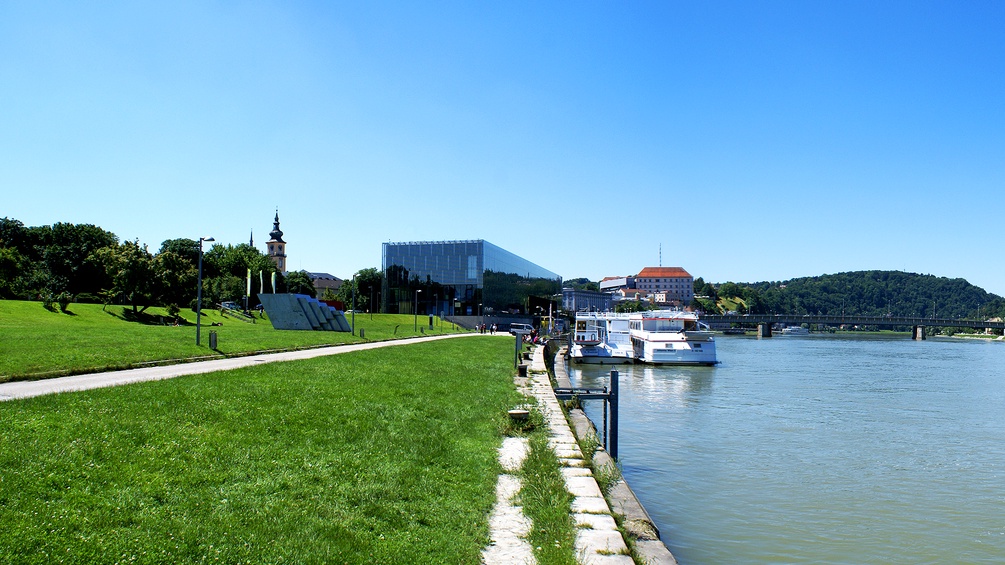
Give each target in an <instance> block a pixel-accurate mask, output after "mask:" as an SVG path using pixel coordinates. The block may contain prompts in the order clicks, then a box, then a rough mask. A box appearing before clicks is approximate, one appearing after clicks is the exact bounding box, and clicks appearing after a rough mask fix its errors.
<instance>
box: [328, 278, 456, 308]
mask: <svg viewBox="0 0 1005 565" xmlns="http://www.w3.org/2000/svg"><path fill="white" fill-rule="evenodd" d="M354 284H355V287H354V286H353V285H354ZM383 284H384V273H383V272H382V271H381V270H380V269H377V268H374V267H370V268H367V269H360V270H359V271H356V275H355V277H351V278H348V279H346V280H344V281H342V286H340V287H339V288H338V291H337V292H336V293H335V300H339V301H341V302H342V303H343V304H345V305H346V308H353V305H352V292H353V289H354V288H355V290H356V306H357V307H358V308H357V309H359V310H365V311H368V312H369V311H371V310H373V309H375V308H379V306H380V292H381V288H383ZM439 298H441V299H445V298H446V297H445V296H440V297H439ZM371 301H372V304H371Z"/></svg>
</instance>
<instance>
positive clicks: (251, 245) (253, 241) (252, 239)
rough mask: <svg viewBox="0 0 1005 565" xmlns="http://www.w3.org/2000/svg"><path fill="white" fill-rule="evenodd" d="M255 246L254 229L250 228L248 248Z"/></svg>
mask: <svg viewBox="0 0 1005 565" xmlns="http://www.w3.org/2000/svg"><path fill="white" fill-rule="evenodd" d="M254 246H255V228H251V239H249V240H248V247H254Z"/></svg>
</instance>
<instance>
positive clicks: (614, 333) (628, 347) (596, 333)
mask: <svg viewBox="0 0 1005 565" xmlns="http://www.w3.org/2000/svg"><path fill="white" fill-rule="evenodd" d="M570 341H571V344H570V347H569V357H570V358H571V359H572V361H573V362H575V363H601V364H613V363H631V362H632V361H633V359H634V353H633V351H632V342H631V337H630V336H629V334H628V314H618V313H613V312H578V313H577V314H576V324H575V331H573V332H572V333H571V334H570Z"/></svg>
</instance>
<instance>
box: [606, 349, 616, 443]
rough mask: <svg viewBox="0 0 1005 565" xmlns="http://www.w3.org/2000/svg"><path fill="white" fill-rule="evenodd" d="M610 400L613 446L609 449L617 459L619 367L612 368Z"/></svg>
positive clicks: (611, 441)
mask: <svg viewBox="0 0 1005 565" xmlns="http://www.w3.org/2000/svg"><path fill="white" fill-rule="evenodd" d="M609 402H610V403H611V432H610V433H611V439H610V444H611V447H610V449H608V450H607V451H608V452H609V453H610V454H611V458H612V459H614V460H617V458H618V371H617V369H612V370H611V396H610V397H609Z"/></svg>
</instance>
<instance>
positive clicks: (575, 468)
mask: <svg viewBox="0 0 1005 565" xmlns="http://www.w3.org/2000/svg"><path fill="white" fill-rule="evenodd" d="M514 381H515V382H516V385H517V388H518V389H520V390H521V391H522V392H523V393H524V394H526V395H528V396H533V397H534V398H535V399H537V405H538V408H539V409H540V410H541V412H542V413H543V414H544V417H545V419H546V420H547V422H548V433H549V435H550V438H549V440H548V444H549V445H550V446H551V448H552V449H553V450H554V451H555V455H557V456H558V459H559V461H560V462H561V463H562V475H563V476H564V477H565V488H566V490H568V491H569V493H570V494H572V495H573V496H574V497H575V498H574V499H573V501H572V512H573V517H574V519H575V521H576V527H577V531H576V548H575V551H576V560H577V561H579V563H582V564H583V565H634V563H635V561H634V560H633V559H632V558H631V556H630V555H628V546H627V544H625V540H624V538H623V537H622V536H621V532H620V531H618V527H617V524H616V523H615V522H614V517H613V516H612V514H611V509H610V507H609V506H608V505H607V500H605V499H604V495H603V493H602V492H601V491H600V486H599V485H598V484H597V481H596V479H594V477H593V472H592V471H590V469H589V468H588V467H586V461H585V460H584V459H583V453H582V451H580V449H579V443H578V442H577V441H576V437H575V436H574V435H573V433H572V429H571V428H570V427H569V423H568V421H566V419H565V414H564V413H563V412H562V407H561V406H560V405H559V403H558V399H557V398H556V397H555V391H554V389H552V386H551V379H550V378H549V376H548V369H547V366H546V365H545V363H544V347H537V348H535V349H534V354H533V357H532V361H531V364H530V367H529V371H528V376H527V377H526V378H521V377H515V378H514ZM526 449H527V446H526V440H519V439H517V438H507V439H506V440H505V441H504V442H503V446H502V447H501V448H500V450H499V462H500V463H501V464H502V467H503V471H504V472H503V474H502V475H499V482H498V484H497V487H496V494H497V501H496V507H495V508H494V509H493V511H492V516H491V518H490V520H489V528H490V531H489V537H490V538H491V539H492V541H493V543H492V545H490V546H489V547H487V548H486V549H485V551H484V552H483V553H482V561H483V563H485V564H486V565H497V564H498V565H503V564H506V565H509V564H517V563H519V564H527V563H534V562H535V560H534V555H533V553H532V551H531V548H530V545H529V544H528V543H527V542H526V539H525V538H526V536H527V534H528V533H529V532H530V529H531V526H532V524H531V523H530V522H529V520H528V519H527V518H526V517H524V515H523V511H522V509H521V508H520V507H519V506H515V505H514V504H513V499H514V498H515V497H516V495H517V493H519V490H520V486H521V485H520V479H519V478H518V477H516V476H515V475H513V474H512V473H516V472H518V471H519V469H520V467H521V465H522V463H523V459H524V457H525V456H526V453H525V451H526Z"/></svg>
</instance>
